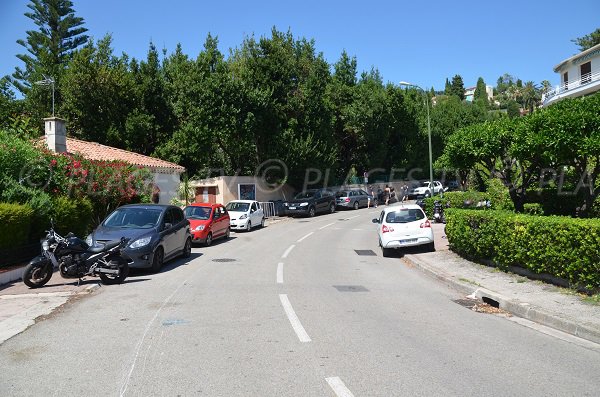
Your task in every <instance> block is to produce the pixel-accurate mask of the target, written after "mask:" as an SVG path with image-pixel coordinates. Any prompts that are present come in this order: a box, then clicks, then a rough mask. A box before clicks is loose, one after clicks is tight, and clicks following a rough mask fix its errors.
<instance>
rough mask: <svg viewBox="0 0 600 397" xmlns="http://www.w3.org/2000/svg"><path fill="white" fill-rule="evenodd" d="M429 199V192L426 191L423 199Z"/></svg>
mask: <svg viewBox="0 0 600 397" xmlns="http://www.w3.org/2000/svg"><path fill="white" fill-rule="evenodd" d="M428 197H431V192H430V191H429V190H428V191H426V192H425V198H428Z"/></svg>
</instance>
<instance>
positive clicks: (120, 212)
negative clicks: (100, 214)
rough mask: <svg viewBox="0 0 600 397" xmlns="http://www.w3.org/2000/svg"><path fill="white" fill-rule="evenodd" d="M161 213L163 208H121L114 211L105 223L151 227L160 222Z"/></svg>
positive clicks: (128, 226)
mask: <svg viewBox="0 0 600 397" xmlns="http://www.w3.org/2000/svg"><path fill="white" fill-rule="evenodd" d="M161 213H162V210H161V209H153V208H120V209H117V210H116V211H115V212H113V213H112V214H111V215H110V216H109V217H108V218H107V219H106V220H105V221H104V223H103V225H104V226H107V227H118V228H127V229H150V228H152V227H154V226H156V225H157V224H158V220H159V219H160V214H161Z"/></svg>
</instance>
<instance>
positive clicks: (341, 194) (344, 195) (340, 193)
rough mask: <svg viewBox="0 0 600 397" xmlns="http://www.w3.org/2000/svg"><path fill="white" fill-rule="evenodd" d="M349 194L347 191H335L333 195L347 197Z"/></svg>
mask: <svg viewBox="0 0 600 397" xmlns="http://www.w3.org/2000/svg"><path fill="white" fill-rule="evenodd" d="M349 194H350V193H348V192H337V193H336V194H335V197H348V195H349Z"/></svg>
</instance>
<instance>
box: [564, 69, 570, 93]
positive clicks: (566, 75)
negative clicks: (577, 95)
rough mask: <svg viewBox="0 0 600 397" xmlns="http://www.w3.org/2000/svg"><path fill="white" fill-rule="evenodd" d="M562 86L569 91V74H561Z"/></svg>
mask: <svg viewBox="0 0 600 397" xmlns="http://www.w3.org/2000/svg"><path fill="white" fill-rule="evenodd" d="M563 84H564V85H565V90H568V89H569V72H565V73H563Z"/></svg>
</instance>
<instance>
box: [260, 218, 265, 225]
mask: <svg viewBox="0 0 600 397" xmlns="http://www.w3.org/2000/svg"><path fill="white" fill-rule="evenodd" d="M260 227H261V228H262V227H265V217H264V216H263V218H262V219H261V220H260Z"/></svg>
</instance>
